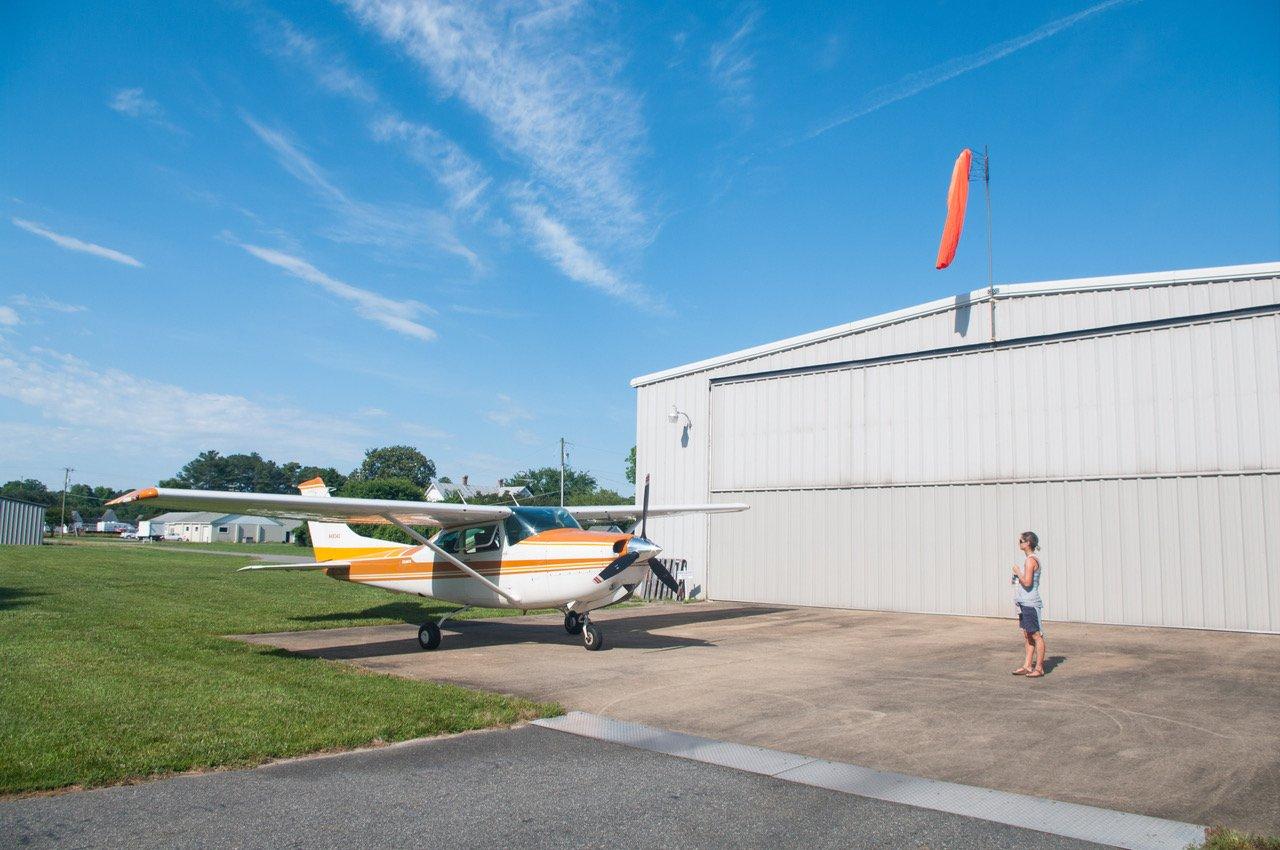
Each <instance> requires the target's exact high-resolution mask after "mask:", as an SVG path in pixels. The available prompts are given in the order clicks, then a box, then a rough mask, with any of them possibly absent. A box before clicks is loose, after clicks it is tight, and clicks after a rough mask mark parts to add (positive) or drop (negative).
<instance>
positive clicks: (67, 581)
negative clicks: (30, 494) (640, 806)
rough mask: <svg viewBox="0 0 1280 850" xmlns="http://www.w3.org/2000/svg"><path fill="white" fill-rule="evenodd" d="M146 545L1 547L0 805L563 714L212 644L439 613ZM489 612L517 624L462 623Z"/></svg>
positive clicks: (313, 579) (405, 601)
mask: <svg viewBox="0 0 1280 850" xmlns="http://www.w3.org/2000/svg"><path fill="white" fill-rule="evenodd" d="M205 545H207V544H205ZM139 546H140V549H142V548H145V549H146V550H147V551H140V550H134V549H133V548H132V547H129V546H124V545H121V546H119V547H117V546H114V545H110V546H77V545H65V546H63V545H52V546H41V547H17V546H5V547H0V648H2V649H3V653H4V657H3V662H2V663H0V792H9V793H11V792H19V791H32V790H37V789H46V788H58V787H62V786H67V785H100V784H107V783H113V782H120V781H126V780H129V779H131V778H134V777H140V776H146V775H150V774H157V773H166V772H171V771H183V770H189V769H193V768H204V767H215V766H225V765H236V766H245V765H252V764H256V763H260V762H262V761H264V760H267V759H270V758H275V757H281V756H292V755H299V754H302V753H308V752H314V751H317V750H324V749H331V748H342V747H355V746H360V745H364V744H369V743H372V742H377V741H397V740H404V739H407V738H416V737H420V736H424V735H435V734H441V733H447V732H460V731H463V730H467V729H479V728H484V727H490V726H497V725H503V724H510V723H513V722H517V721H520V720H524V719H529V718H534V717H542V716H547V715H551V714H556V713H559V711H560V709H559V707H558V706H554V705H549V704H539V703H533V702H530V701H527V700H522V699H516V698H512V697H506V696H499V695H496V694H486V693H480V692H476V691H470V690H466V689H463V688H459V687H455V686H452V685H437V684H432V683H428V682H417V681H411V680H408V679H400V678H396V677H392V676H385V675H380V674H373V673H368V672H364V671H361V670H359V669H357V668H356V667H354V666H351V665H346V664H339V663H334V662H330V661H324V660H321V659H312V658H302V657H298V656H292V655H289V654H287V653H285V652H282V651H280V650H276V649H272V648H269V647H261V646H251V645H248V644H243V643H240V642H238V641H232V640H226V639H225V638H223V637H221V636H222V635H227V634H243V633H248V632H270V631H286V630H295V629H317V628H335V627H340V626H354V625H373V624H375V623H396V622H415V623H417V622H422V621H423V620H424V619H426V618H427V616H428V615H430V614H432V613H439V612H442V611H444V610H447V608H448V607H449V606H446V605H444V604H441V603H433V602H430V601H428V600H418V599H416V598H414V597H409V596H402V595H393V594H388V593H385V592H383V591H378V590H374V589H372V588H362V587H357V586H354V585H349V584H344V583H342V582H336V581H333V580H331V579H328V578H325V577H324V576H322V575H317V574H314V573H273V574H254V575H248V574H241V575H236V573H235V569H236V568H237V567H239V566H241V565H242V564H243V563H247V562H248V560H246V561H243V562H242V561H240V560H239V559H234V558H228V557H225V556H219V555H198V554H195V553H191V552H181V551H173V552H170V551H156V550H155V548H153V547H152V546H148V545H147V544H139ZM193 548H194V547H193ZM289 548H290V549H292V550H293V551H294V552H300V553H305V552H306V551H307V550H305V549H300V548H299V547H289ZM259 551H261V550H259ZM498 613H514V612H496V611H471V612H468V615H469V616H493V615H495V614H498Z"/></svg>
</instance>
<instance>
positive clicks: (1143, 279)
mask: <svg viewBox="0 0 1280 850" xmlns="http://www.w3.org/2000/svg"><path fill="white" fill-rule="evenodd" d="M1272 275H1280V261H1275V262H1270V263H1248V264H1244V265H1235V266H1212V267H1209V268H1200V269H1179V270H1174V271H1164V272H1145V273H1142V274H1121V275H1107V276H1104V277H1081V278H1072V279H1068V280H1046V281H1037V282H1032V283H1004V284H996V287H995V289H996V296H997V297H999V296H1002V295H1003V296H1009V295H1047V294H1050V293H1064V292H1082V291H1088V290H1098V289H1127V288H1130V287H1135V286H1160V285H1168V284H1174V283H1189V282H1192V281H1205V282H1208V281H1214V280H1233V279H1242V278H1250V277H1267V276H1272ZM965 295H968V297H969V302H968V303H970V304H977V303H981V302H983V301H986V300H987V297H988V295H987V288H986V287H985V286H984V287H983V288H981V289H975V290H973V291H971V292H968V293H963V292H962V293H957V294H955V295H948V296H946V297H944V298H938V299H936V300H933V301H927V302H925V303H924V304H917V305H915V306H913V307H905V308H903V309H901V310H893V311H890V312H888V313H880V314H878V315H875V316H869V317H867V318H865V319H858V320H856V321H853V322H846V323H844V324H842V325H834V326H832V327H829V328H823V329H822V330H818V331H812V332H810V333H807V334H801V335H799V336H792V337H787V338H786V339H780V340H777V341H776V342H767V343H764V344H763V345H757V346H754V347H752V348H743V349H740V350H738V351H732V352H729V353H728V354H721V355H719V356H717V357H709V358H707V359H706V360H697V361H695V362H693V363H686V364H685V365H683V366H673V367H672V368H670V369H663V370H661V371H658V372H650V373H649V374H647V375H641V376H640V377H638V378H632V379H631V386H632V387H641V386H645V385H646V384H656V383H658V382H660V381H666V380H670V379H671V378H679V377H682V376H684V375H692V374H694V373H695V372H705V371H707V370H709V369H715V368H717V367H719V366H727V365H728V364H730V363H737V362H739V361H742V360H750V359H752V358H755V357H761V356H763V355H766V354H776V353H777V352H779V351H786V350H787V349H790V348H799V347H800V346H803V345H810V344H812V343H815V342H822V341H823V340H827V339H833V338H835V337H840V336H844V335H846V334H849V333H853V332H854V331H863V330H870V329H871V328H875V327H880V326H883V325H890V324H893V323H894V322H901V321H904V320H906V319H911V318H915V317H917V316H924V315H927V314H929V313H934V312H937V311H939V310H945V309H948V308H950V307H953V306H955V304H956V300H957V299H958V298H961V297H963V296H965Z"/></svg>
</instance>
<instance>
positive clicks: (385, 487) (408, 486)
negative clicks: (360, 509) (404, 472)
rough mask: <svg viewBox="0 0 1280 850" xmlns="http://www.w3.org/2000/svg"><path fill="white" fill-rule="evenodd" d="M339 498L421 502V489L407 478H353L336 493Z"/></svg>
mask: <svg viewBox="0 0 1280 850" xmlns="http://www.w3.org/2000/svg"><path fill="white" fill-rule="evenodd" d="M338 495H340V496H348V497H350V498H352V499H394V500H396V501H400V502H421V501H422V488H421V487H419V486H418V485H417V483H415V482H413V481H410V480H409V479H408V478H374V479H372V480H365V479H361V478H355V479H352V480H350V481H348V482H347V483H346V484H345V485H343V487H342V488H341V489H340V490H339V491H338Z"/></svg>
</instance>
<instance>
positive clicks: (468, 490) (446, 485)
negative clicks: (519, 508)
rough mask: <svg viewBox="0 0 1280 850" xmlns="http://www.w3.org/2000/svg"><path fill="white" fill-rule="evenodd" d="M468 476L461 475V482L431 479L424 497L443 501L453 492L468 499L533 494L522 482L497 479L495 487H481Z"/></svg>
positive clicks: (431, 500)
mask: <svg viewBox="0 0 1280 850" xmlns="http://www.w3.org/2000/svg"><path fill="white" fill-rule="evenodd" d="M468 477H469V476H466V475H464V476H462V483H461V484H454V483H452V482H450V481H432V482H431V486H429V487H428V488H427V492H426V499H427V501H428V502H445V501H448V500H449V498H450V497H451V496H453V495H454V494H455V493H460V494H461V495H462V498H464V499H467V500H470V499H474V498H475V497H476V496H501V497H503V498H504V499H507V498H515V499H524V498H526V497H528V496H532V495H533V494H532V493H531V492H530V491H529V488H528V487H525V486H524V485H522V484H508V483H507V482H505V481H499V482H498V485H497V486H496V487H483V486H480V485H477V484H471V483H470V482H469V481H468V480H467V479H468Z"/></svg>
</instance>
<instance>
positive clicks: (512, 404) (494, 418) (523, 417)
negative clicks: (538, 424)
mask: <svg viewBox="0 0 1280 850" xmlns="http://www.w3.org/2000/svg"><path fill="white" fill-rule="evenodd" d="M498 402H499V406H498V407H497V408H495V409H493V410H490V411H488V412H487V413H485V415H484V418H485V419H488V420H489V421H490V422H494V423H496V424H498V425H501V426H502V427H504V428H510V427H511V426H513V425H516V424H517V423H520V422H531V421H533V414H532V413H530V412H529V411H528V410H526V409H525V408H523V407H521V406H520V405H519V404H517V403H516V401H515V400H514V399H513V398H511V397H510V396H507V395H502V394H501V393H499V394H498Z"/></svg>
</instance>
